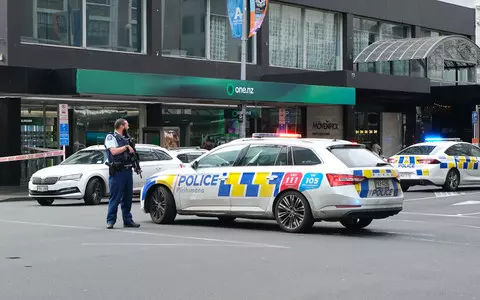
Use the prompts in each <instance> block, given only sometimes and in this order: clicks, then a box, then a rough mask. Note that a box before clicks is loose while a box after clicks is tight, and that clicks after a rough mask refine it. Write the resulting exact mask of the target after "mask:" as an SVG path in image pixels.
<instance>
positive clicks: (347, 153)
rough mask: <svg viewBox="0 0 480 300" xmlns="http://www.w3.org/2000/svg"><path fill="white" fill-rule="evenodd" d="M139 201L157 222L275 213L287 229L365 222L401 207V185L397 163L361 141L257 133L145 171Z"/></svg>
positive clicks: (226, 219)
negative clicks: (186, 162)
mask: <svg viewBox="0 0 480 300" xmlns="http://www.w3.org/2000/svg"><path fill="white" fill-rule="evenodd" d="M272 137H273V138H272ZM292 137H294V138H292ZM141 208H142V209H143V210H144V212H145V213H149V214H150V216H151V218H152V220H153V221H154V222H155V223H158V224H169V223H173V222H174V220H175V217H176V215H177V214H180V215H197V216H201V217H217V218H218V219H219V220H220V221H223V222H231V221H233V220H234V219H235V218H251V219H255V218H258V219H275V220H276V221H277V223H278V224H279V225H280V227H281V228H282V229H283V230H285V231H287V232H303V231H305V230H308V229H309V228H310V227H311V226H312V225H313V223H314V222H316V221H332V222H338V221H339V222H341V223H342V224H343V225H344V226H345V227H347V228H350V229H361V228H364V227H366V226H368V225H369V224H370V223H371V222H372V220H373V219H383V218H387V217H390V216H393V215H396V214H398V213H399V212H400V211H401V210H402V208H403V193H402V190H401V188H400V183H399V180H398V174H397V171H396V170H395V169H394V168H393V167H392V166H390V165H389V164H388V163H386V162H385V161H383V160H381V159H380V158H379V157H378V156H376V155H374V154H373V153H371V152H370V151H368V150H367V149H365V146H363V145H357V144H354V143H351V142H348V141H342V140H329V139H301V138H298V136H296V135H294V136H291V135H276V134H254V135H253V137H252V138H247V139H238V140H235V141H232V142H229V143H227V144H224V145H221V146H219V147H217V148H215V149H213V150H212V151H210V152H208V153H206V154H204V155H203V156H201V157H200V158H198V159H196V160H195V161H194V162H193V163H192V164H191V165H190V166H189V167H186V168H182V169H177V170H169V171H165V172H161V173H159V174H156V175H155V176H153V177H151V178H149V179H147V182H146V184H145V186H144V187H143V189H142V192H141Z"/></svg>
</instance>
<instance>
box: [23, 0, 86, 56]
mask: <svg viewBox="0 0 480 300" xmlns="http://www.w3.org/2000/svg"><path fill="white" fill-rule="evenodd" d="M23 2H25V5H23V6H22V8H23V10H22V12H21V14H22V16H21V17H20V19H21V20H22V22H19V23H18V26H20V28H21V41H22V42H28V43H39V44H52V45H62V46H78V47H80V46H82V29H83V22H82V6H83V0H24V1H23Z"/></svg>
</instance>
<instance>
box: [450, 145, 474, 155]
mask: <svg viewBox="0 0 480 300" xmlns="http://www.w3.org/2000/svg"><path fill="white" fill-rule="evenodd" d="M468 152H469V151H468V150H467V149H466V147H464V146H463V145H462V144H457V145H453V146H451V147H450V148H448V149H447V151H445V154H447V155H450V156H470V154H469V153H468Z"/></svg>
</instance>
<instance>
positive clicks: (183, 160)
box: [177, 154, 189, 163]
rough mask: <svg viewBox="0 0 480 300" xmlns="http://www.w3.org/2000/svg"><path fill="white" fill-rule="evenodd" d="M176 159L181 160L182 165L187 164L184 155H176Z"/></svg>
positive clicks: (186, 158) (186, 157)
mask: <svg viewBox="0 0 480 300" xmlns="http://www.w3.org/2000/svg"><path fill="white" fill-rule="evenodd" d="M177 158H178V159H179V160H181V161H182V162H183V163H188V162H189V161H188V156H187V155H186V154H179V155H177Z"/></svg>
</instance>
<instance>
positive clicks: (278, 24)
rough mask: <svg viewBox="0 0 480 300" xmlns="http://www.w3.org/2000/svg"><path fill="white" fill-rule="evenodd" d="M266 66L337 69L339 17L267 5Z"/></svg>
mask: <svg viewBox="0 0 480 300" xmlns="http://www.w3.org/2000/svg"><path fill="white" fill-rule="evenodd" d="M269 14H270V15H269V26H270V27H269V42H270V47H269V49H270V65H272V66H279V67H288V68H301V69H313V70H324V71H330V70H339V69H341V59H340V57H341V42H340V41H341V30H340V28H341V25H340V23H341V15H340V14H336V13H331V12H326V11H321V10H313V9H306V8H301V7H296V6H290V5H285V4H279V3H271V4H270V12H269Z"/></svg>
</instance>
